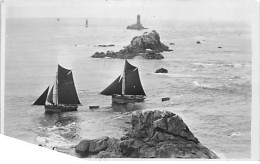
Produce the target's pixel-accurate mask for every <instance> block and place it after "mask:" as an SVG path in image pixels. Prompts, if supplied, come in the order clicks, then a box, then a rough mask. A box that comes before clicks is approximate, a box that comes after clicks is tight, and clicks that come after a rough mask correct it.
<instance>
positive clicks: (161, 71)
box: [155, 68, 168, 73]
mask: <svg viewBox="0 0 260 164" xmlns="http://www.w3.org/2000/svg"><path fill="white" fill-rule="evenodd" d="M155 73H168V70H167V69H165V68H160V69H157V70H156V71H155Z"/></svg>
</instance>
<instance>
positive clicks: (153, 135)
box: [75, 110, 218, 159]
mask: <svg viewBox="0 0 260 164" xmlns="http://www.w3.org/2000/svg"><path fill="white" fill-rule="evenodd" d="M131 125H132V129H131V130H129V131H128V132H127V133H126V134H125V135H124V136H122V137H121V139H115V138H109V137H103V138H100V139H95V140H87V139H85V140H82V141H81V142H80V143H79V144H78V145H76V147H75V151H76V153H77V154H78V155H79V156H80V157H82V158H83V157H94V158H185V159H186V158H204V159H216V158H218V157H217V155H216V154H215V153H214V152H212V151H211V150H209V149H208V148H206V147H205V146H203V145H202V144H201V143H200V142H199V140H198V139H197V138H196V137H195V136H194V135H193V134H192V132H191V131H190V130H189V128H188V126H187V125H186V124H185V123H184V122H183V120H182V119H181V117H179V116H178V115H176V114H174V113H171V112H168V111H159V110H155V111H142V112H140V111H137V112H134V113H133V114H132V118H131Z"/></svg>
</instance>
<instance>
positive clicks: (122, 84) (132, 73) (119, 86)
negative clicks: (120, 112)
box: [100, 60, 146, 104]
mask: <svg viewBox="0 0 260 164" xmlns="http://www.w3.org/2000/svg"><path fill="white" fill-rule="evenodd" d="M100 94H102V95H107V96H109V95H111V96H112V102H113V103H119V104H124V103H132V102H142V101H144V99H145V98H146V94H145V92H144V90H143V87H142V84H141V81H140V77H139V72H138V68H137V67H135V66H133V65H131V64H130V63H129V62H128V61H127V60H125V67H124V71H123V74H122V75H120V76H119V77H118V78H117V79H116V80H115V81H114V82H112V83H111V84H110V85H109V86H108V87H107V88H105V89H104V90H103V91H102V92H100Z"/></svg>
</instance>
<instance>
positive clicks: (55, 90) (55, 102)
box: [53, 71, 59, 105]
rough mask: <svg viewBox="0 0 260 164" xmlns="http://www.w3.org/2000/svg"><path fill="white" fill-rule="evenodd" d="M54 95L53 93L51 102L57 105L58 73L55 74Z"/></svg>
mask: <svg viewBox="0 0 260 164" xmlns="http://www.w3.org/2000/svg"><path fill="white" fill-rule="evenodd" d="M54 88H55V89H54V93H53V102H54V104H55V105H58V103H59V102H58V71H57V73H56V78H55V83H54Z"/></svg>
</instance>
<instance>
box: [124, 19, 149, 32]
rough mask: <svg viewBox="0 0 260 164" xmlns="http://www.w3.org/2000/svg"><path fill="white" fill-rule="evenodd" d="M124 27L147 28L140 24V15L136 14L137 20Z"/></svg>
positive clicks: (133, 28)
mask: <svg viewBox="0 0 260 164" xmlns="http://www.w3.org/2000/svg"><path fill="white" fill-rule="evenodd" d="M126 29H131V30H143V29H147V28H144V27H143V25H142V24H141V19H140V15H137V22H136V24H132V25H129V26H127V27H126Z"/></svg>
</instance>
